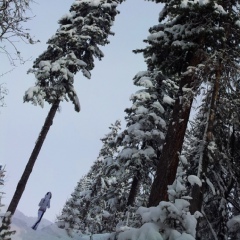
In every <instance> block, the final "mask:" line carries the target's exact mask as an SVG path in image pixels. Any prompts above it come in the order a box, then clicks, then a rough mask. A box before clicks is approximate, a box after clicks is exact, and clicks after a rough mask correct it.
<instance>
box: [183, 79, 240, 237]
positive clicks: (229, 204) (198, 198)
mask: <svg viewBox="0 0 240 240" xmlns="http://www.w3.org/2000/svg"><path fill="white" fill-rule="evenodd" d="M209 84H210V85H211V83H208V84H207V88H206V90H205V92H206V93H205V95H206V96H205V97H204V101H203V103H202V105H201V106H200V109H199V111H198V113H197V116H196V118H195V120H194V121H193V123H192V128H191V129H190V135H189V136H188V138H189V139H190V140H188V141H187V142H188V146H187V147H186V148H187V149H188V151H186V156H187V157H188V159H189V161H190V166H191V167H190V168H189V170H188V174H194V175H197V176H198V177H199V178H200V179H201V181H202V184H201V186H200V185H194V187H193V190H192V196H193V199H192V200H191V208H190V210H191V212H192V213H194V212H195V211H196V210H201V211H202V213H203V218H201V219H200V220H199V224H198V229H197V230H198V231H197V232H198V238H197V239H235V238H234V237H233V238H231V237H230V236H231V235H234V234H236V233H237V229H236V228H234V227H233V228H232V229H231V228H229V229H228V225H229V224H228V222H229V221H230V219H231V218H233V217H235V216H236V215H239V214H240V211H239V210H240V207H239V192H238V191H236V190H237V189H238V188H239V186H238V185H239V162H238V160H239V155H238V153H237V152H235V150H233V149H232V147H233V148H234V145H235V144H236V142H235V141H236V140H235V139H234V138H235V137H237V135H238V134H237V133H236V132H235V130H234V128H235V127H234V125H238V122H239V119H240V118H239V116H238V115H239V114H238V111H237V109H238V108H239V95H238V94H236V93H237V92H236V91H235V90H234V87H232V88H231V89H227V88H226V86H224V83H222V84H221V88H220V89H219V97H218V100H217V102H216V107H215V110H214V111H213V108H212V107H211V106H212V99H213V98H212V96H213V95H214V91H213V90H214V88H213V87H212V86H209ZM213 113H215V117H213V116H212V114H213ZM213 120H214V127H212V125H211V121H213ZM211 127H212V128H211ZM210 131H211V134H209V132H210ZM210 137H211V138H210ZM185 150H186V149H185ZM232 150H233V151H232ZM233 152H234V153H233ZM199 190H200V191H199ZM236 225H237V223H236ZM231 226H232V225H231Z"/></svg>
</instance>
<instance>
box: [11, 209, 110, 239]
mask: <svg viewBox="0 0 240 240" xmlns="http://www.w3.org/2000/svg"><path fill="white" fill-rule="evenodd" d="M35 221H36V218H34V217H27V216H25V215H24V214H23V213H21V212H19V211H16V213H15V214H14V217H13V221H12V225H11V229H12V230H16V234H14V235H13V236H12V240H33V239H34V240H70V239H71V240H89V239H90V236H87V235H85V236H79V235H78V236H74V237H73V238H70V237H69V236H68V235H67V234H66V232H65V231H64V230H62V229H59V228H58V227H57V226H56V225H55V224H54V223H52V222H50V221H48V220H46V219H42V221H41V223H40V225H39V227H38V230H36V231H34V230H33V229H32V228H31V226H32V225H33V224H34V223H35ZM106 235H107V234H101V235H100V234H99V235H94V236H92V237H93V238H92V239H93V240H106V239H107V238H106Z"/></svg>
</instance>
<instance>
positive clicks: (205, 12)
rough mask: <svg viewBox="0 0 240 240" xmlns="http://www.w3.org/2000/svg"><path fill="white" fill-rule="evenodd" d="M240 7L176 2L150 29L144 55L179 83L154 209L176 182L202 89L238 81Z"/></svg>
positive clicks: (155, 186) (213, 1) (153, 192)
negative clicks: (203, 85) (206, 84)
mask: <svg viewBox="0 0 240 240" xmlns="http://www.w3.org/2000/svg"><path fill="white" fill-rule="evenodd" d="M237 4H238V2H237V1H233V2H229V1H227V2H226V1H224V2H223V1H217V0H209V1H186V0H182V1H181V0H173V1H170V2H168V4H166V6H165V8H164V9H163V12H162V13H161V14H160V23H159V24H158V25H156V26H154V27H153V28H151V35H150V36H149V37H148V39H147V42H148V43H149V45H150V46H149V47H147V48H146V49H144V50H143V52H144V55H145V57H146V58H147V62H148V65H149V66H158V67H159V69H160V70H162V72H163V73H165V74H166V75H167V76H168V77H171V79H175V81H179V92H178V94H177V98H176V99H175V106H174V110H173V115H172V121H171V123H170V125H172V126H171V127H169V128H168V133H167V135H166V144H165V145H164V148H163V153H162V155H161V158H160V160H159V168H158V171H157V175H156V180H155V181H154V184H153V186H152V190H151V195H150V205H157V204H158V203H159V201H160V200H164V199H166V198H167V195H166V190H167V185H168V184H171V183H172V182H173V181H174V178H175V174H176V169H177V165H178V152H181V149H182V144H183V139H184V135H185V131H186V127H187V123H188V119H189V113H190V110H191V105H192V101H193V97H194V93H195V92H196V91H198V89H199V86H200V83H201V82H204V81H210V82H212V83H214V82H216V81H217V82H219V83H220V82H221V83H223V84H224V86H230V85H231V84H232V83H231V81H232V82H235V80H236V75H237V74H238V62H239V34H240V31H239V27H238V26H237V23H238V18H239V14H238V9H237ZM216 79H218V80H216ZM230 79H231V80H230ZM235 83H236V82H235ZM216 96H217V95H216ZM166 169H168V170H167V171H166ZM159 182H161V183H162V184H161V189H160V184H159ZM157 192H158V193H159V195H158V194H156V193H157Z"/></svg>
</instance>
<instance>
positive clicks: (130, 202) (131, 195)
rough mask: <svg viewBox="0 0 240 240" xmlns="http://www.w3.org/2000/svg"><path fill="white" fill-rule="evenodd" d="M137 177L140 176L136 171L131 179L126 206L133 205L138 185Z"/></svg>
mask: <svg viewBox="0 0 240 240" xmlns="http://www.w3.org/2000/svg"><path fill="white" fill-rule="evenodd" d="M139 177H140V172H139V171H138V172H137V174H136V176H134V178H133V181H132V185H131V190H130V192H129V196H128V201H127V206H133V205H134V202H135V199H136V196H137V193H138V190H139V185H140V179H139Z"/></svg>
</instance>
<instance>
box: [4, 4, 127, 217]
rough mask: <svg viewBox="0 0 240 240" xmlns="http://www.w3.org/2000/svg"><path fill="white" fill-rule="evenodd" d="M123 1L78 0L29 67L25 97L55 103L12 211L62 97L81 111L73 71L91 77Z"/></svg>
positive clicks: (18, 199) (37, 101) (18, 186)
mask: <svg viewBox="0 0 240 240" xmlns="http://www.w3.org/2000/svg"><path fill="white" fill-rule="evenodd" d="M121 2H122V0H110V1H109V0H103V1H86V0H78V1H75V2H74V3H73V5H72V6H71V8H70V11H69V13H68V14H66V15H65V16H63V17H62V18H61V19H60V20H59V24H60V27H59V29H58V30H57V32H56V34H55V35H54V36H53V37H52V38H51V39H49V40H48V48H47V50H46V51H45V52H44V53H43V54H41V55H40V56H39V57H38V58H37V59H36V60H35V62H34V65H33V69H31V70H30V71H29V72H32V73H34V74H35V77H36V83H35V86H34V87H31V88H30V89H28V90H27V91H26V93H25V96H24V101H29V102H32V103H33V104H35V105H36V104H39V105H40V106H42V107H43V105H44V101H46V102H48V103H49V104H51V105H52V107H51V109H50V112H49V114H48V117H47V118H46V121H45V123H44V126H43V128H42V131H41V133H40V135H39V138H38V140H37V142H36V145H35V147H34V149H33V152H32V154H31V156H30V159H29V161H28V164H27V166H26V168H25V170H24V172H23V175H22V177H21V179H20V181H19V183H18V185H17V188H16V191H15V193H14V196H13V198H12V200H11V202H10V205H9V207H8V211H9V212H11V214H14V212H15V210H16V207H17V205H18V202H19V201H20V198H21V196H22V193H23V191H24V189H25V186H26V184H27V181H28V178H29V176H30V174H31V172H32V169H33V166H34V163H35V161H36V159H37V156H38V154H39V152H40V149H41V147H42V144H43V142H44V140H45V137H46V135H47V132H48V130H49V128H50V126H51V124H52V121H53V118H54V116H55V113H56V111H57V109H58V106H59V103H60V101H63V100H64V99H65V100H68V99H70V100H71V101H72V103H73V104H74V106H75V110H76V111H80V104H79V100H78V97H77V94H76V91H75V89H74V87H73V83H74V75H75V74H76V73H77V72H78V71H80V70H81V71H82V72H83V75H84V76H86V77H87V78H90V71H91V70H92V69H93V67H94V57H96V58H98V59H101V58H102V57H103V53H102V51H101V50H100V48H99V47H100V46H104V45H105V44H108V43H109V41H108V40H107V38H108V36H109V35H110V34H113V33H112V32H111V30H110V28H111V26H112V25H113V21H114V19H115V16H116V15H117V14H118V11H117V9H116V7H117V5H118V4H119V3H121Z"/></svg>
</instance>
